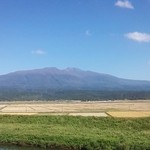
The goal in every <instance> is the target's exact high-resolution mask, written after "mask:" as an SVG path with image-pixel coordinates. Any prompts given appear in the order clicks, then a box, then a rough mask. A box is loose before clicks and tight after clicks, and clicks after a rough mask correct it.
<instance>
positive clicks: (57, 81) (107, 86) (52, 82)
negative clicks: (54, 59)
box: [0, 67, 150, 91]
mask: <svg viewBox="0 0 150 150" xmlns="http://www.w3.org/2000/svg"><path fill="white" fill-rule="evenodd" d="M0 88H16V89H25V90H26V89H32V90H34V89H53V90H106V91H107V90H133V91H135V90H146V91H148V90H150V81H138V80H127V79H122V78H117V77H115V76H112V75H108V74H102V73H97V72H92V71H83V70H80V69H78V68H66V69H64V70H60V69H57V68H54V67H51V68H43V69H36V70H25V71H17V72H13V73H9V74H6V75H0Z"/></svg>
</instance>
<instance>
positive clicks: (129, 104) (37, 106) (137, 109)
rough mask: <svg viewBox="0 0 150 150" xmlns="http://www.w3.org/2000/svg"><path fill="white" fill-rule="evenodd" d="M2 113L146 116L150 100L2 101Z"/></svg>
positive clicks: (0, 106) (0, 111)
mask: <svg viewBox="0 0 150 150" xmlns="http://www.w3.org/2000/svg"><path fill="white" fill-rule="evenodd" d="M0 114H11V115H12V114H14V115H17V114H22V115H32V114H34V115H35V114H38V115H39V114H41V115H42V114H49V115H73V116H75V115H81V116H102V117H106V116H113V117H138V116H141V117H145V116H150V100H147V101H142V100H140V101H88V102H80V101H51V102H46V101H44V102H42V101H38V102H37V101H32V102H18V101H17V102H0Z"/></svg>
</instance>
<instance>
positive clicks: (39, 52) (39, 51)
mask: <svg viewBox="0 0 150 150" xmlns="http://www.w3.org/2000/svg"><path fill="white" fill-rule="evenodd" d="M32 54H35V55H44V54H46V52H45V51H43V50H41V49H38V50H35V51H32Z"/></svg>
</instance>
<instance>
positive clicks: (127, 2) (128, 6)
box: [115, 0, 134, 9]
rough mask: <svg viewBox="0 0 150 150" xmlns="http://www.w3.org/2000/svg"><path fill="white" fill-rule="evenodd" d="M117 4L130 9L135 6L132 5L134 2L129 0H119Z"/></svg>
mask: <svg viewBox="0 0 150 150" xmlns="http://www.w3.org/2000/svg"><path fill="white" fill-rule="evenodd" d="M115 6H117V7H121V8H128V9H134V6H133V5H132V3H131V2H130V1H128V0H124V1H122V0H118V1H117V2H116V3H115Z"/></svg>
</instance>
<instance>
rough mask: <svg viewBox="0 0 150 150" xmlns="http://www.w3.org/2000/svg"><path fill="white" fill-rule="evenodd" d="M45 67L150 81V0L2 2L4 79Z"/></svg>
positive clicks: (0, 26) (0, 64)
mask: <svg viewBox="0 0 150 150" xmlns="http://www.w3.org/2000/svg"><path fill="white" fill-rule="evenodd" d="M44 67H57V68H60V69H64V68H66V67H77V68H80V69H83V70H93V71H96V72H100V73H107V74H111V75H115V76H118V77H122V78H129V79H141V80H150V0H0V74H5V73H8V72H12V71H16V70H25V69H35V68H44Z"/></svg>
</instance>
